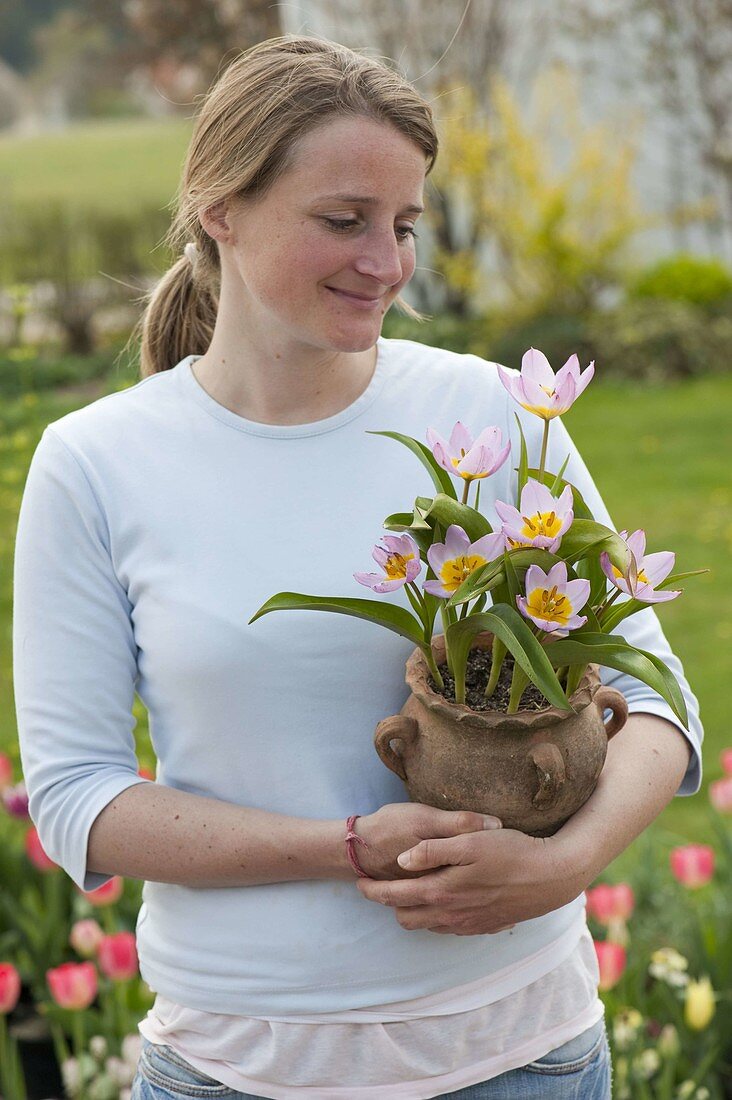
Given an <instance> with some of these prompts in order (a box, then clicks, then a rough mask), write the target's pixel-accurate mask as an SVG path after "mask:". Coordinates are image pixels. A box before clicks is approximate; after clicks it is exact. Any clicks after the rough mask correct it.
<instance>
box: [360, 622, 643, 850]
mask: <svg viewBox="0 0 732 1100" xmlns="http://www.w3.org/2000/svg"><path fill="white" fill-rule="evenodd" d="M492 645H493V635H492V634H489V633H487V632H486V633H483V634H478V635H477V636H476V638H475V641H474V643H473V645H472V646H471V649H476V648H480V649H488V650H490V648H491V647H492ZM432 652H433V654H434V657H435V661H436V662H437V664H438V666H439V665H441V664H443V663H444V661H445V639H444V635H442V634H438V635H436V636H435V637H434V638H433V639H432ZM429 675H430V672H429V668H428V666H427V662H426V661H425V659H424V656H423V654H422V651H421V650H420V649H415V650H414V652H413V653H412V655H411V657H410V658H409V660H408V661H407V664H406V677H405V679H406V682H407V684H408V685H409V687H410V688H411V689H412V693H411V695H410V696H409V698H408V699H407V701H406V703H405V704H404V706H403V707H402V710H401V713H400V714H396V715H394V716H392V717H391V718H385V719H384V720H383V721H382V722H379V724H378V726H377V727H376V733H375V736H374V743H375V745H376V751H377V752H378V754H379V756H380V757H381V759H382V760H383V762H384V763H385V764H386V766H387V768H390V769H391V770H392V771H393V772H396V774H397V775H398V776H400V778H401V779H403V780H404V782H405V784H406V786H407V790H408V792H409V797H410V800H411V801H412V802H423V803H425V804H426V805H428V806H437V807H439V808H440V809H444V810H477V811H479V812H480V813H485V814H495V816H496V817H499V818H500V819H501V821H502V822H503V826H504V828H507V829H519V830H521V832H524V833H528V834H530V835H531V836H551V835H552V833H555V832H556V831H557V829H559V828H560V827H561V826H562V825H563V824H564V822H565V821H567V819H568V818H570V817H571V816H572V814H573V813H575V811H576V810H578V809H579V808H580V806H582V805H583V803H585V802H586V801H587V799H588V798H589V797H590V795H591V794H592V792H593V790H594V789H595V786H596V784H597V780H598V778H599V776H600V772H601V771H602V767H603V764H604V763H605V756H606V754H607V743H608V741H609V739H610V738H611V737H612V736H613V734H615V733H617V731H618V730H619V729H622V727H623V726H624V725H625V722H626V719H627V717H628V706H627V703H626V701H625V697H624V696H623V695H622V694H621V693H620V692H619V691H616V690H615V688H610V687H606V686H605V685H603V684H601V682H600V674H599V667H598V666H597V665H589V666H588V668H587V671H586V673H585V675H584V677H583V679H582V682H581V683H580V685H579V687H578V688H577V690H576V691H575V692H574V694H573V695H572V696H571V698H570V703H571V704H572V706H573V707H574V709H575V711H576V713H575V714H571V713H569V712H567V711H561V710H559V708H558V707H554V706H547V707H546V708H545V709H544V710H540V711H539V710H519V711H517V712H516V713H515V714H506V713H505V712H503V711H496V710H485V711H476V710H473V709H472V708H471V707H469V706H466V705H464V704H462V703H454V702H450V701H448V700H447V699H446V698H445V697H444V696H443V695H439V694H438V693H437V692H435V691H433V690H432V688H431V687H430V686H429V684H428V677H429ZM606 707H609V708H610V709H611V710H612V712H613V714H612V718H611V719H610V721H609V722H608V724H607V726H605V724H604V722H603V712H604V710H605V708H606Z"/></svg>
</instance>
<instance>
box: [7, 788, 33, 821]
mask: <svg viewBox="0 0 732 1100" xmlns="http://www.w3.org/2000/svg"><path fill="white" fill-rule="evenodd" d="M3 803H4V805H5V809H6V810H7V812H8V813H9V814H10V816H11V817H17V818H19V819H20V820H21V821H28V819H29V814H28V792H27V790H26V789H25V783H16V784H15V786H14V787H6V788H5V790H4V791H3Z"/></svg>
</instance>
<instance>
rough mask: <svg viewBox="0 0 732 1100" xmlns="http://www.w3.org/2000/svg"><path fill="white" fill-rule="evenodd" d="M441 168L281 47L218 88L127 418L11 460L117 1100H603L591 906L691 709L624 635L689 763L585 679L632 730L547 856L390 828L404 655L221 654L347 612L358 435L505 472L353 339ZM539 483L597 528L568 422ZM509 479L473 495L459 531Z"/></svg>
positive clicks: (462, 819) (556, 433)
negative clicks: (140, 1012) (147, 995)
mask: <svg viewBox="0 0 732 1100" xmlns="http://www.w3.org/2000/svg"><path fill="white" fill-rule="evenodd" d="M436 152H437V139H436V135H435V130H434V126H433V120H432V115H431V111H430V108H429V106H428V105H427V104H426V103H425V102H424V100H423V99H422V98H421V97H420V96H419V94H418V93H417V92H416V91H415V89H414V88H413V87H412V86H411V85H409V84H408V83H407V82H406V81H405V80H403V79H402V78H401V77H400V76H399V75H397V74H396V73H394V72H392V71H391V70H390V69H388V68H386V67H384V66H383V65H382V64H381V63H379V62H376V61H373V60H370V59H368V58H366V57H364V56H362V55H360V54H358V53H355V52H353V51H351V50H349V49H346V48H344V47H342V46H340V45H337V44H335V43H332V42H328V41H323V40H319V39H315V38H309V37H296V36H285V37H283V38H278V39H272V40H269V41H267V42H263V43H261V44H259V45H258V46H256V47H254V48H253V49H251V50H248V51H246V52H245V53H243V54H242V55H241V56H240V57H239V58H238V59H237V60H236V61H235V62H234V63H233V64H232V65H230V67H229V68H228V69H226V71H225V72H224V73H223V75H222V76H221V77H220V79H219V80H218V82H217V83H216V84H215V85H214V87H213V88H212V89H211V91H210V92H209V94H208V97H207V98H206V101H205V102H204V104H203V106H202V110H201V112H200V117H199V118H198V121H197V124H196V127H195V132H194V134H193V138H192V141H191V145H190V148H189V151H188V156H187V160H186V164H185V169H184V173H183V180H182V185H181V189H180V195H179V200H178V210H177V214H176V217H175V220H174V224H173V227H172V233H171V239H172V241H173V242H174V243H175V244H176V246H177V247H178V248H179V249H180V252H181V256H180V259H179V260H178V261H177V262H176V263H175V264H174V266H173V267H172V269H171V270H170V271H169V272H168V273H167V274H166V275H165V276H164V278H163V279H162V281H161V282H160V284H159V285H158V287H157V288H156V289H155V291H154V293H153V295H152V297H151V300H150V302H149V304H148V306H147V310H146V313H145V316H144V318H143V329H142V375H143V378H142V380H141V381H140V382H138V383H137V384H136V385H134V386H132V387H130V388H128V389H126V390H124V391H122V392H120V393H115V394H112V395H109V396H107V397H105V398H102V399H101V400H98V401H95V402H93V403H92V404H90V405H88V406H87V407H86V408H83V409H80V410H78V411H76V412H73V413H71V414H69V415H67V416H64V417H61V418H60V419H59V420H57V421H55V422H53V423H52V424H51V425H49V427H48V428H47V429H46V431H45V432H44V434H43V437H42V439H41V442H40V443H39V446H38V448H37V450H36V453H35V455H34V458H33V462H32V465H31V470H30V473H29V477H28V482H27V485H26V490H25V494H24V498H23V504H22V508H21V515H20V520H19V527H18V536H17V548H16V576H15V618H14V630H15V633H14V652H15V684H16V701H17V707H18V720H19V729H20V738H21V751H22V758H23V765H24V772H25V777H26V782H27V785H28V788H29V791H30V812H31V816H32V818H33V820H34V822H35V823H36V825H37V827H38V830H39V834H40V837H41V841H42V843H43V845H44V848H45V849H46V851H47V852H48V853H49V855H50V856H51V858H53V859H55V860H56V861H57V862H58V863H59V864H61V866H63V867H64V868H65V869H66V871H67V872H68V874H69V875H70V876H71V877H72V878H73V880H74V881H75V882H76V883H77V884H78V885H79V886H81V887H82V888H83V889H85V890H91V889H94V888H96V887H97V886H100V885H101V884H102V883H103V882H105V881H106V880H107V879H108V878H109V877H110V876H111V875H113V874H120V875H125V876H129V877H133V878H140V879H144V880H145V886H144V888H143V899H144V900H143V906H142V909H141V912H140V916H139V919H138V924H137V939H138V949H139V955H140V965H141V972H142V975H143V977H144V979H145V980H146V981H147V983H148V984H149V985H150V987H151V988H152V989H153V990H154V991H155V992H156V993H157V997H156V1001H155V1004H154V1006H153V1008H152V1009H151V1010H150V1012H149V1013H148V1016H147V1017H146V1019H145V1020H143V1021H142V1022H141V1024H140V1031H141V1033H142V1035H143V1040H144V1042H143V1052H142V1055H141V1058H140V1064H139V1069H138V1074H137V1077H136V1079H135V1083H134V1086H133V1090H132V1093H133V1100H162V1098H164V1097H170V1098H172V1097H180V1096H232V1097H239V1098H242V1097H253V1096H257V1097H273V1098H281V1097H292V1096H294V1095H295V1094H296V1093H297V1094H298V1095H303V1096H312V1097H317V1098H318V1100H320V1098H331V1100H336V1098H337V1100H340V1098H348V1100H366V1098H378V1100H382V1098H384V1097H386V1098H388V1100H391V1098H396V1100H407V1098H409V1100H417V1098H423V1097H424V1098H426V1097H435V1096H453V1097H459V1098H460V1100H467V1098H471V1100H478V1098H484V1097H485V1098H489V1097H490V1098H492V1100H493V1098H499V1097H521V1098H522V1100H525V1098H531V1097H542V1098H547V1097H549V1098H551V1097H561V1098H562V1100H566V1098H568V1097H580V1096H581V1097H582V1098H583V1100H601V1098H602V1100H605V1098H606V1097H609V1095H610V1062H609V1051H608V1046H607V1038H606V1035H605V1029H604V1020H603V1006H602V1003H601V1001H600V1000H599V998H598V995H597V983H598V969H597V961H596V957H595V954H594V950H593V946H592V942H591V939H590V937H589V934H588V931H587V927H586V923H585V911H584V895H583V890H584V889H585V887H586V886H587V885H588V884H589V883H590V882H591V881H592V880H593V878H594V877H595V876H596V875H597V874H598V873H599V872H600V871H601V870H602V869H603V868H604V867H605V866H606V865H607V864H608V863H609V862H610V861H611V860H612V859H613V858H614V857H615V856H616V855H617V854H618V853H619V852H620V851H622V850H623V849H624V848H625V847H626V846H627V845H628V844H629V843H630V841H631V840H632V839H633V838H634V837H635V836H637V835H638V833H640V832H641V831H642V830H643V828H645V826H646V825H647V824H648V823H649V822H650V821H651V820H652V819H653V818H654V817H655V816H656V815H657V814H658V813H659V812H660V810H661V809H662V808H663V806H664V805H665V804H666V803H667V802H668V801H669V799H670V798H671V797H672V796H673V795H674V794H676V793H680V794H693V793H694V792H695V791H696V790H697V789H698V788H699V784H700V750H699V742H700V739H701V736H702V730H701V726H700V724H699V718H698V707H697V705H696V699H695V698H694V696H693V695H692V694H691V692H690V690H689V686H688V684H687V683H686V680H685V679H684V675H683V670H682V668H681V664H680V662H679V660H678V658H677V657H676V656H675V655H674V654H672V653H671V651H670V649H669V647H668V644H667V642H666V639H665V638H664V636H663V633H662V632H661V629H660V627H659V625H658V620H657V618H656V616H655V615H654V613H653V611H652V610H650V609H648V610H646V611H645V612H643V613H641V614H640V615H636V616H634V617H633V618H632V619H628V620H626V623H624V624H623V625H624V626H625V627H626V636H627V637H628V638H629V639H630V640H631V641H632V642H633V643H634V644H635V645H639V646H641V647H642V648H646V649H652V650H654V651H655V652H656V653H658V654H659V656H660V657H661V658H662V659H663V660H664V661H666V662H667V664H668V665H669V666H670V667H671V669H672V670H673V671H674V673H675V674H676V675H677V676H678V678H679V681H680V683H681V684H682V688H683V691H684V695H685V698H686V703H687V706H688V709H689V714H690V715H691V732H690V734H685V733H684V731H683V730H682V728H681V727H680V725H679V723H678V721H677V720H676V719H675V718H674V716H673V714H672V712H671V711H670V709H669V707H668V706H667V705H666V704H665V703H664V702H663V700H661V699H660V697H659V696H658V695H656V694H654V693H653V692H651V691H650V690H649V689H648V688H646V687H645V685H643V684H641V683H640V682H639V681H637V680H634V679H632V678H631V677H627V676H621V675H619V674H614V673H611V672H609V670H604V673H603V679H604V681H605V682H607V683H613V684H615V685H616V686H619V687H621V689H622V690H623V691H624V692H625V694H626V696H627V698H628V701H629V703H630V710H631V711H633V712H635V713H633V715H632V716H631V718H630V719H629V721H628V724H627V726H626V727H625V729H624V730H623V731H622V732H621V733H619V734H618V735H617V736H616V737H615V738H614V739H613V741H612V742H611V744H610V751H609V755H608V760H607V764H606V767H605V769H604V771H603V775H602V777H601V781H600V783H599V784H598V787H597V789H596V791H595V792H594V794H593V796H592V798H591V799H590V801H589V802H588V803H587V805H586V806H585V807H584V808H583V809H582V810H581V811H580V812H579V813H578V814H576V815H575V817H574V818H572V819H571V820H570V822H568V823H567V825H565V826H564V828H562V829H561V830H560V831H559V832H558V833H557V834H556V836H554V837H551V838H548V839H545V840H538V839H536V838H533V837H528V836H525V835H524V834H522V833H519V832H516V831H514V830H509V829H502V828H500V827H498V826H500V823H499V822H496V821H494V820H490V819H486V820H484V819H483V818H482V816H481V815H479V814H475V813H472V812H461V813H452V812H446V811H441V810H437V809H433V808H431V807H428V806H422V805H419V804H412V803H408V802H406V801H405V800H406V792H405V789H404V787H403V785H402V784H401V782H400V781H399V780H398V779H397V778H396V777H395V776H394V775H393V774H392V773H391V772H390V771H388V770H387V769H386V768H385V767H384V766H383V765H382V764H381V762H380V760H379V759H378V757H377V755H376V753H375V752H374V750H373V743H372V738H373V730H374V728H375V726H376V724H377V722H378V721H379V720H380V719H381V718H383V717H385V716H387V715H389V714H393V713H395V712H397V711H398V710H399V709H400V707H401V705H402V703H403V702H404V699H405V697H406V688H405V685H404V681H403V667H404V661H405V659H406V657H407V656H408V654H409V652H410V651H411V649H412V645H411V643H409V642H408V641H406V640H405V639H402V638H399V637H397V636H396V635H394V634H392V633H391V632H387V631H384V630H376V629H373V628H372V627H371V626H369V625H368V624H365V623H363V622H360V621H358V620H355V619H352V618H346V617H342V616H328V618H327V621H324V620H323V618H322V616H319V615H312V614H299V613H298V614H293V613H280V614H277V615H270V616H266V617H265V618H263V619H262V620H258V621H257V622H256V623H254V624H252V625H251V626H249V625H247V624H248V621H249V619H250V618H251V616H252V615H253V613H254V611H255V610H256V609H257V608H258V607H259V606H260V605H261V604H262V603H263V602H264V601H265V600H266V599H267V598H268V597H269V596H270V595H272V594H273V593H274V592H275V591H279V590H282V589H285V588H287V589H292V590H296V591H311V592H318V593H321V594H322V593H328V592H331V593H333V594H338V595H342V594H343V593H344V592H348V591H349V590H350V591H352V590H353V584H354V581H353V572H354V569H357V568H358V567H359V566H360V565H361V564H362V562H363V560H364V558H363V555H364V553H365V551H366V550H367V548H369V547H371V546H372V545H373V541H374V532H378V531H379V529H380V528H381V524H382V521H383V517H384V516H385V515H387V514H389V513H391V512H394V511H397V510H399V509H402V508H403V507H404V502H405V500H406V501H408V500H410V499H413V498H414V496H416V495H419V494H421V493H423V492H424V491H425V484H424V477H423V475H422V473H421V471H420V468H419V464H418V463H415V462H414V459H413V456H411V455H409V454H408V452H407V451H406V449H404V448H398V447H395V446H390V444H389V442H388V441H387V440H385V439H383V438H380V437H377V436H374V435H369V434H368V433H369V432H372V431H379V430H384V429H392V430H398V431H401V432H404V433H406V434H408V435H412V436H415V437H422V438H423V437H424V435H425V432H426V430H427V428H428V427H429V426H432V427H434V428H435V429H436V430H438V431H448V432H449V430H450V428H451V427H452V425H453V424H454V423H455V421H456V420H458V419H460V418H463V419H464V420H468V421H469V422H470V424H471V426H472V428H473V430H474V431H475V432H477V431H479V430H481V429H482V428H483V427H485V426H486V425H488V424H495V423H497V424H498V425H499V426H501V427H502V429H503V431H504V432H505V433H506V434H507V435H509V434H510V435H511V438H512V441H513V443H514V447H516V444H517V442H518V434H517V432H516V431H515V429H513V427H512V426H513V424H514V417H513V412H514V407H513V406H511V407H510V408H509V398H508V395H507V393H506V391H505V389H503V387H502V386H501V384H500V381H499V379H498V377H497V371H496V370H495V365H494V364H491V363H488V362H486V361H484V360H482V359H479V358H477V357H475V356H460V355H456V354H453V353H451V352H447V351H444V350H442V349H439V348H430V347H426V346H423V345H420V344H417V343H414V342H411V341H405V340H385V339H384V338H383V337H382V336H381V325H382V321H383V318H384V315H385V313H386V312H387V310H388V309H389V308H390V306H391V305H392V303H396V304H397V306H401V308H403V309H405V310H407V311H409V307H407V306H406V304H405V303H402V302H401V300H400V298H399V294H400V291H401V290H402V288H403V287H404V286H405V285H406V283H407V282H408V281H409V279H410V278H411V276H412V274H413V271H414V267H415V244H414V237H415V235H416V234H415V225H416V223H417V220H418V218H419V215H420V213H421V210H422V207H423V206H424V198H423V185H424V182H425V178H426V176H427V174H428V173H429V171H430V169H431V168H432V165H433V163H434V159H435V156H436ZM186 242H188V243H186ZM184 245H185V247H184ZM532 420H536V418H533V417H531V416H530V414H525V415H524V416H523V417H522V423H523V427H524V431H525V433H526V435H527V440H528V443H529V446H530V448H533V450H531V451H530V453H538V443H539V439H538V435H537V433H538V432H539V431H540V424H539V422H538V421H536V423H535V424H533V423H531V421H532ZM549 450H550V453H549V455H548V457H547V467H548V468H550V469H556V468H558V467H559V466H560V465H561V463H562V461H563V460H564V457H565V456H566V453H567V451H568V450H569V452H570V455H571V458H570V462H569V466H568V468H567V475H566V476H567V477H568V478H569V480H571V481H572V482H573V483H575V484H576V485H577V486H578V488H580V490H581V492H582V493H583V495H584V497H585V499H586V500H587V502H588V504H589V505H590V507H591V508H592V509H593V512H594V514H595V515H596V517H597V518H598V519H599V520H600V521H602V522H606V523H608V524H610V523H611V520H610V517H609V516H608V514H607V511H606V509H605V507H604V504H603V502H602V500H601V498H600V496H599V494H598V492H597V489H596V488H595V486H594V484H593V482H592V479H591V478H590V475H589V473H588V472H587V469H586V467H585V466H584V463H583V462H582V459H581V457H580V456H579V454H578V452H577V450H576V448H575V447H574V445H573V444H572V442H571V440H570V438H569V436H568V434H567V432H566V430H565V429H564V428H563V427H562V426H561V424H560V423H559V422H556V423H555V426H554V428H553V430H552V440H551V444H550V448H549ZM512 477H514V475H513V472H512V471H511V470H510V463H505V464H504V466H503V467H502V468H501V470H500V471H498V472H497V473H496V474H495V475H494V476H493V477H492V478H490V479H488V480H487V481H486V482H485V483H484V489H485V492H484V493H483V494H482V500H481V506H482V508H483V509H484V510H485V511H486V512H487V514H490V508H491V507H492V501H493V500H495V499H503V500H512V499H514V497H515V480H514V483H513V487H512V484H511V480H510V479H511V478H512ZM491 494H493V496H492V497H491ZM400 596H401V597H403V596H404V592H403V591H400V592H397V593H394V594H393V599H394V601H395V602H398V598H399V597H400ZM135 688H136V689H137V691H138V693H139V695H140V697H141V698H142V700H143V702H144V703H145V705H146V707H147V708H148V711H149V714H150V731H151V737H152V742H153V745H154V747H155V750H156V753H157V756H158V760H159V765H158V775H157V782H155V783H152V782H149V781H145V780H143V779H141V778H140V776H139V775H138V774H137V761H136V758H135V748H134V740H133V736H132V729H133V720H132V718H131V713H130V711H131V706H132V701H133V694H134V690H135ZM661 762H662V767H659V765H660V764H661ZM357 815H360V816H357ZM354 816H357V820H356V822H355V828H354V826H353V822H352V821H351V820H350V819H351V818H353V817H354ZM346 819H349V825H350V827H351V829H352V830H353V831H355V834H356V835H357V836H359V837H360V838H361V840H362V841H363V842H364V843H360V844H359V843H357V842H356V841H354V840H353V839H351V840H350V841H349V842H348V843H344V841H345V838H346V827H345V822H346ZM422 842H427V843H422ZM411 850H413V856H414V858H413V863H412V865H411V866H410V867H408V868H407V869H406V870H403V869H402V868H401V867H400V866H399V865H398V864H397V862H396V859H397V856H398V855H400V854H401V853H404V852H406V851H411ZM363 875H367V876H369V878H366V877H362V876H363Z"/></svg>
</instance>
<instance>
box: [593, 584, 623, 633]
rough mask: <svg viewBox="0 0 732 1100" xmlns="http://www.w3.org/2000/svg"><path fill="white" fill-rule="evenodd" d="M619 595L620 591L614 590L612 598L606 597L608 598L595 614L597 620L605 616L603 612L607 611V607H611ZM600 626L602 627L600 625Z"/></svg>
mask: <svg viewBox="0 0 732 1100" xmlns="http://www.w3.org/2000/svg"><path fill="white" fill-rule="evenodd" d="M620 595H621V591H620V589H619V588H616V589H615V591H614V592H613V594H612V596H608V598H607V599H606V600H605V602H604V603H602V604H600V606H599V607H598V609H597V611H596V612H595V614H596V616H597V618H598V619H599V618H600V616H601V615H604V614H605V612H606V611H607V609H608V608H609V607H612V605H613V604H614V603H615V601H616V600H617V598H618V596H620ZM600 625H602V623H601V624H600Z"/></svg>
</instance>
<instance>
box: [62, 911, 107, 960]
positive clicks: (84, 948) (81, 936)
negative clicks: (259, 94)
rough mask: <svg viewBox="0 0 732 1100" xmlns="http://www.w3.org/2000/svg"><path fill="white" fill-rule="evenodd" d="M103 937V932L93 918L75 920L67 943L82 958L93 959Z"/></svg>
mask: <svg viewBox="0 0 732 1100" xmlns="http://www.w3.org/2000/svg"><path fill="white" fill-rule="evenodd" d="M103 939H104V932H103V931H102V929H101V928H100V927H99V925H98V924H97V922H96V921H95V920H92V919H91V918H89V919H87V920H77V921H76V922H75V923H74V925H73V926H72V929H71V932H70V934H69V943H70V944H71V946H72V947H73V949H74V951H76V953H77V955H81V957H82V958H84V959H93V958H94V956H95V955H96V953H97V950H98V948H99V944H100V943H101V942H102V940H103Z"/></svg>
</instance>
